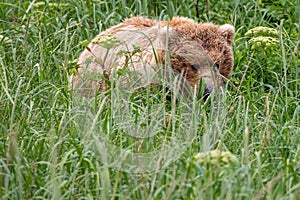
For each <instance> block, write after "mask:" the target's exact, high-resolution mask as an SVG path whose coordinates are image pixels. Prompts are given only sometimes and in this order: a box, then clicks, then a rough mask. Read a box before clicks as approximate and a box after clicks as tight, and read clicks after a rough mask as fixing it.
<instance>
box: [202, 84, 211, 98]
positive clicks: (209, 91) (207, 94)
mask: <svg viewBox="0 0 300 200" xmlns="http://www.w3.org/2000/svg"><path fill="white" fill-rule="evenodd" d="M211 92H212V88H209V87H207V88H205V90H204V93H203V100H204V101H206V100H207V99H208V97H209V95H210V93H211Z"/></svg>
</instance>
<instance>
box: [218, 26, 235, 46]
mask: <svg viewBox="0 0 300 200" xmlns="http://www.w3.org/2000/svg"><path fill="white" fill-rule="evenodd" d="M219 31H220V32H221V34H222V36H223V37H224V38H225V39H226V41H227V43H228V44H229V45H232V41H233V36H234V33H235V30H234V27H233V26H232V25H230V24H224V25H222V26H220V27H219Z"/></svg>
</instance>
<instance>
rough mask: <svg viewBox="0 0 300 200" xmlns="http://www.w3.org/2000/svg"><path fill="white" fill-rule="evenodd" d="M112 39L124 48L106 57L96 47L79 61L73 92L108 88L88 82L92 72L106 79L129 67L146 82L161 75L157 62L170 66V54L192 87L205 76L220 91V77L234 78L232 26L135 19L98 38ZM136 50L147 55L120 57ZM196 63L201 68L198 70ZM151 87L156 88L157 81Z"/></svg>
mask: <svg viewBox="0 0 300 200" xmlns="http://www.w3.org/2000/svg"><path fill="white" fill-rule="evenodd" d="M108 35H113V36H114V37H116V38H118V39H119V40H121V41H122V44H120V45H118V46H115V47H113V48H112V49H110V50H109V54H108V55H107V57H105V53H106V51H107V49H105V48H103V47H101V46H99V45H98V44H93V43H91V44H90V45H89V46H88V48H87V49H86V50H84V51H83V53H82V54H81V55H80V57H79V64H80V66H81V67H80V68H79V69H78V74H79V75H78V76H77V77H71V78H70V83H71V84H72V85H73V87H76V88H79V87H81V88H82V89H83V91H82V93H84V94H89V93H91V92H92V93H94V92H95V91H96V90H97V89H99V87H103V85H102V84H99V83H102V82H101V81H100V80H97V79H93V80H91V79H90V80H87V79H86V78H85V76H84V74H85V73H86V72H89V73H90V72H91V73H95V74H97V73H98V74H103V73H106V72H110V71H114V70H118V69H121V68H124V67H125V66H127V67H128V68H129V69H130V70H132V71H137V72H139V73H140V74H141V76H142V77H141V78H140V79H139V81H142V82H143V80H144V79H145V78H143V76H151V78H153V77H155V76H157V72H156V71H157V69H158V68H159V63H158V62H157V61H161V63H165V64H166V63H167V61H166V60H165V59H166V57H165V55H166V54H165V53H166V52H168V53H169V54H170V63H171V66H172V69H173V70H174V71H176V72H177V73H178V74H182V75H183V76H184V77H185V78H186V80H187V81H188V82H189V84H190V85H191V86H192V87H196V86H197V85H198V84H199V81H200V78H201V77H204V79H205V82H206V84H207V85H208V87H210V88H214V87H219V86H220V84H221V82H222V81H221V79H220V78H219V76H218V73H219V72H220V74H222V75H223V76H224V77H225V78H228V77H229V76H230V73H231V71H232V68H233V56H232V49H231V46H232V40H233V35H234V29H233V27H232V26H230V25H223V26H217V25H214V24H211V23H196V22H195V21H193V20H191V19H188V18H183V17H174V18H173V19H171V20H170V21H155V20H152V19H147V18H144V17H133V18H129V19H126V20H125V21H124V22H123V23H121V24H119V25H116V26H113V27H111V28H109V29H107V30H106V31H104V32H101V33H100V34H99V35H98V36H96V38H101V37H104V36H108ZM133 45H137V46H139V48H140V50H141V52H137V53H134V54H132V56H131V57H130V59H128V56H124V55H123V56H118V55H117V54H118V52H120V51H124V50H126V51H129V52H134V48H133ZM166 46H167V48H166ZM104 58H105V60H103V59H104ZM157 58H158V60H157ZM210 58H211V59H210ZM89 59H90V60H91V59H92V61H90V60H89ZM87 60H89V62H88V63H87ZM128 60H130V65H128ZM213 63H217V64H218V66H219V71H218V70H216V69H215V68H212V65H213ZM195 64H196V66H198V68H197V69H195V67H192V65H194V66H195ZM109 78H111V77H109ZM99 81H100V82H99ZM132 81H136V80H132ZM151 82H153V83H155V78H154V79H153V81H151ZM89 89H90V90H89ZM100 89H103V88H100Z"/></svg>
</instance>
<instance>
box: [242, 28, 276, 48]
mask: <svg viewBox="0 0 300 200" xmlns="http://www.w3.org/2000/svg"><path fill="white" fill-rule="evenodd" d="M245 35H246V36H247V37H251V39H250V40H249V44H250V46H251V48H252V49H261V48H262V49H270V48H271V47H275V46H277V45H278V43H279V41H278V35H279V33H278V31H277V30H276V29H274V28H268V27H262V26H258V27H255V28H253V29H250V30H249V31H247V32H246V34H245Z"/></svg>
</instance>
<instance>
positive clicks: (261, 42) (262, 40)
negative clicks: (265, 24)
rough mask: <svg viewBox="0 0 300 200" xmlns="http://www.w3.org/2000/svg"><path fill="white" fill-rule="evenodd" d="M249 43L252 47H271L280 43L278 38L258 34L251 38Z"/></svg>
mask: <svg viewBox="0 0 300 200" xmlns="http://www.w3.org/2000/svg"><path fill="white" fill-rule="evenodd" d="M249 44H250V45H251V46H252V47H264V48H269V47H274V46H276V45H277V44H278V40H277V39H275V38H272V37H264V36H258V37H254V38H252V39H250V40H249Z"/></svg>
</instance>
